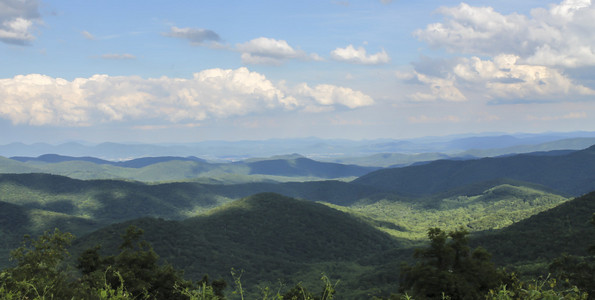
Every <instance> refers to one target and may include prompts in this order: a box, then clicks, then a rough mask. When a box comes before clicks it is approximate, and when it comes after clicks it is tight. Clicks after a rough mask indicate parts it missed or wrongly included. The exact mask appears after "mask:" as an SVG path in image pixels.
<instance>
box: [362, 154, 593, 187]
mask: <svg viewBox="0 0 595 300" xmlns="http://www.w3.org/2000/svg"><path fill="white" fill-rule="evenodd" d="M594 169H595V146H592V147H590V148H587V149H585V150H580V151H575V152H571V153H569V154H566V155H557V156H556V155H554V156H549V155H539V154H523V155H513V156H507V157H497V158H483V159H476V160H463V161H454V160H438V161H433V162H430V163H428V164H425V165H418V166H410V167H405V168H394V169H383V170H379V171H375V172H372V173H370V174H367V175H364V176H362V177H360V178H358V179H357V180H355V181H354V183H356V184H361V185H366V186H371V187H375V188H377V189H381V190H384V191H387V192H398V193H401V194H403V195H409V196H415V197H420V196H429V195H432V194H437V193H443V192H447V191H449V190H453V189H457V188H460V187H463V186H467V185H471V184H475V183H480V182H486V181H491V180H495V179H503V178H507V179H512V180H520V181H525V182H531V183H535V184H541V185H543V186H546V187H549V188H551V189H553V190H556V191H559V192H561V193H564V194H567V195H574V196H579V195H582V194H584V193H588V192H590V191H593V190H595V172H593V170H594Z"/></svg>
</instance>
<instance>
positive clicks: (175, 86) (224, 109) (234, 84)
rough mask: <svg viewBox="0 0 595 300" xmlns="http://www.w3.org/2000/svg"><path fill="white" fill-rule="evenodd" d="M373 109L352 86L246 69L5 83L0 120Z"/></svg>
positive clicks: (59, 121)
mask: <svg viewBox="0 0 595 300" xmlns="http://www.w3.org/2000/svg"><path fill="white" fill-rule="evenodd" d="M372 103H373V100H372V98H370V97H369V96H367V95H365V94H363V93H362V92H359V91H354V90H352V89H349V88H346V87H339V86H333V85H318V86H315V87H314V88H310V87H309V86H308V85H306V84H301V85H298V86H297V87H295V88H291V89H290V88H287V87H285V86H284V84H279V85H275V84H273V83H272V82H271V81H269V80H268V79H267V78H266V77H265V76H264V75H262V74H259V73H257V72H251V71H249V70H248V69H247V68H239V69H235V70H225V69H209V70H204V71H201V72H198V73H195V74H194V75H193V77H192V78H189V79H186V78H169V77H160V78H149V79H144V78H141V77H137V76H114V77H113V76H108V75H94V76H92V77H90V78H76V79H74V80H72V81H69V80H65V79H61V78H53V77H50V76H46V75H40V74H30V75H19V76H15V77H13V78H8V79H0V116H1V117H2V118H5V119H9V120H11V121H12V122H13V123H15V124H30V125H60V126H90V125H94V124H97V123H102V122H112V121H133V120H145V119H157V120H158V119H161V120H165V121H167V122H169V123H172V124H178V123H191V124H197V122H200V121H202V120H205V119H209V118H226V117H231V116H239V115H247V114H253V113H264V112H273V111H292V110H293V111H296V110H303V111H307V108H316V107H323V108H326V109H334V108H335V107H347V108H350V109H353V108H357V107H360V106H365V105H370V104H372Z"/></svg>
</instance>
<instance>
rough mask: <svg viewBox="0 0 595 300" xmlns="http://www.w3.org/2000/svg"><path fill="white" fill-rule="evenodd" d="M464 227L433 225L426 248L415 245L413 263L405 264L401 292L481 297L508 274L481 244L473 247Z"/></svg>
mask: <svg viewBox="0 0 595 300" xmlns="http://www.w3.org/2000/svg"><path fill="white" fill-rule="evenodd" d="M467 234H468V232H467V231H466V230H464V229H459V230H455V231H452V232H449V233H446V232H444V231H442V230H441V229H440V228H430V229H429V230H428V238H429V239H430V245H429V247H427V248H422V249H416V250H415V253H414V255H413V256H414V258H416V259H417V260H418V262H417V263H416V264H415V265H413V266H409V265H402V267H401V277H400V292H402V293H404V292H406V293H407V294H409V295H412V296H413V297H414V298H415V299H442V298H443V297H445V296H448V297H451V298H452V299H480V298H483V296H484V295H485V294H486V293H487V292H488V291H489V290H490V289H492V288H495V287H498V286H499V285H500V284H501V283H502V282H504V281H505V280H506V278H507V276H506V273H505V272H503V271H500V270H498V269H497V268H496V267H495V266H494V265H493V264H492V263H491V262H490V258H491V255H490V254H489V253H488V252H487V251H486V250H485V249H483V248H481V247H478V248H476V249H475V250H473V252H471V251H470V248H469V246H468V240H467Z"/></svg>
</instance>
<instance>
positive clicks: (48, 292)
mask: <svg viewBox="0 0 595 300" xmlns="http://www.w3.org/2000/svg"><path fill="white" fill-rule="evenodd" d="M73 239H74V236H73V235H72V234H70V233H62V232H60V230H58V229H55V230H54V232H53V233H50V232H49V231H46V232H45V233H44V234H43V235H41V236H39V237H38V238H37V239H35V240H34V239H32V238H31V237H30V236H28V235H26V236H25V237H24V240H23V243H22V245H21V247H19V248H17V249H15V250H13V251H12V252H11V254H10V257H11V260H13V261H16V266H15V267H12V268H8V269H7V270H5V271H4V272H2V276H0V280H1V284H0V285H1V286H2V287H3V288H5V289H7V290H10V291H12V292H13V293H14V294H18V295H21V296H22V298H23V299H28V298H49V299H51V298H55V299H70V298H71V297H73V296H74V295H75V293H76V289H75V287H74V285H73V283H72V282H71V281H70V280H69V276H68V273H67V271H66V268H65V267H64V265H63V261H64V259H65V258H67V257H68V256H69V255H70V254H69V252H68V250H67V248H68V246H70V244H71V242H72V240H73Z"/></svg>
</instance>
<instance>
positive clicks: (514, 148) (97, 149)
mask: <svg viewBox="0 0 595 300" xmlns="http://www.w3.org/2000/svg"><path fill="white" fill-rule="evenodd" d="M587 141H588V142H587ZM585 143H588V145H592V144H595V133H594V132H565V133H541V134H523V133H519V134H501V133H490V134H487V133H486V134H473V135H470V134H467V135H453V136H444V137H424V138H415V139H403V140H395V139H376V140H361V141H352V140H341V139H320V138H298V139H270V140H257V141H204V142H197V143H187V144H157V145H154V144H135V143H128V144H126V143H101V144H89V143H76V142H70V143H65V144H59V145H50V144H45V143H36V144H29V145H27V144H23V143H12V144H7V145H0V155H1V156H5V157H11V156H32V157H36V156H39V155H43V154H47V153H55V154H59V155H64V156H76V157H81V156H83V157H84V156H91V157H97V158H100V159H105V160H112V161H122V160H130V159H134V158H139V157H161V156H179V157H188V156H196V157H200V158H203V159H207V160H209V161H221V160H225V161H238V160H244V159H248V158H253V157H270V156H274V155H285V154H287V153H301V154H302V155H304V156H306V157H308V158H311V159H316V160H325V161H332V160H334V159H341V160H343V163H346V164H353V163H354V162H352V161H350V159H351V158H359V157H366V156H371V155H374V154H381V153H401V154H420V153H443V154H447V155H450V156H477V157H485V156H498V155H504V154H510V153H525V152H534V151H549V150H561V149H571V150H578V149H583V148H585V147H587V146H588V145H587V144H585ZM536 145H542V146H541V147H542V149H535V148H532V147H533V146H536ZM546 145H549V146H546ZM544 147H545V148H544ZM552 147H553V148H552ZM466 151H470V152H469V153H464V152H466ZM482 153H483V154H482ZM424 160H427V159H424ZM395 164H399V165H400V164H402V162H398V161H397V162H393V163H389V164H372V165H370V164H366V166H376V167H385V166H388V165H395Z"/></svg>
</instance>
